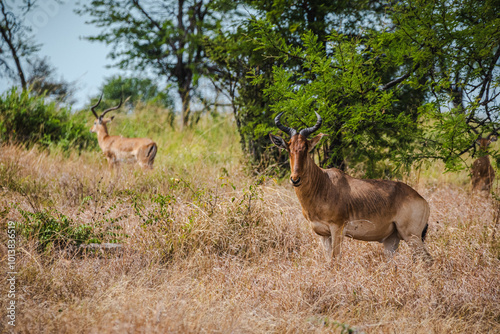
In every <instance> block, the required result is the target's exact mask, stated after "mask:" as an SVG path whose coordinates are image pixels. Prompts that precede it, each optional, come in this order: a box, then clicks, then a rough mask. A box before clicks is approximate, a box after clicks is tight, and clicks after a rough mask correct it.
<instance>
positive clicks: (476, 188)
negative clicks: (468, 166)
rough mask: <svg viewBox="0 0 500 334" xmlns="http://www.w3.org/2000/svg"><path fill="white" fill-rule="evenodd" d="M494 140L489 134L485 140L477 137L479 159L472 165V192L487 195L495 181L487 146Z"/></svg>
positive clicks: (494, 137)
mask: <svg viewBox="0 0 500 334" xmlns="http://www.w3.org/2000/svg"><path fill="white" fill-rule="evenodd" d="M496 140H497V137H496V136H494V135H491V134H490V135H489V136H488V137H486V138H482V137H481V136H479V137H478V138H477V140H476V143H477V144H478V145H479V155H480V157H479V158H478V159H477V160H476V161H474V163H473V164H472V172H471V174H472V180H471V181H472V192H475V193H481V192H482V193H489V192H490V190H491V186H492V184H493V181H494V180H495V170H494V169H493V167H492V166H491V163H490V157H489V155H488V146H489V145H490V144H491V143H492V142H494V141H496Z"/></svg>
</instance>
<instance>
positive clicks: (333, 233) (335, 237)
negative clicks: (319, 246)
mask: <svg viewBox="0 0 500 334" xmlns="http://www.w3.org/2000/svg"><path fill="white" fill-rule="evenodd" d="M329 227H330V235H329V236H321V241H322V242H323V246H325V253H326V255H327V257H328V258H329V259H330V260H332V259H334V258H335V257H337V256H339V254H340V244H341V243H342V228H341V227H338V226H337V225H329Z"/></svg>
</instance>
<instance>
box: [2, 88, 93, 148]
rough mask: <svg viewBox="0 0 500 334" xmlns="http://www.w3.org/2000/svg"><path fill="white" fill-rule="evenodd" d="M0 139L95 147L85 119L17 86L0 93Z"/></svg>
mask: <svg viewBox="0 0 500 334" xmlns="http://www.w3.org/2000/svg"><path fill="white" fill-rule="evenodd" d="M0 141H1V142H9V141H10V142H13V143H18V144H23V145H25V146H29V145H33V144H39V145H41V146H43V147H49V146H58V147H61V148H62V149H63V150H64V151H67V150H69V149H70V148H76V149H78V150H82V149H87V148H93V147H95V146H96V139H95V136H92V134H91V133H89V130H88V128H87V126H86V122H85V119H83V118H82V117H77V116H75V115H72V114H71V112H70V110H69V109H68V108H65V107H60V106H59V105H57V104H56V103H55V102H47V101H46V100H45V98H44V97H43V96H41V97H39V96H33V95H31V94H30V92H29V91H23V92H18V91H17V88H12V89H11V90H10V91H8V92H6V93H5V94H4V95H2V96H0Z"/></svg>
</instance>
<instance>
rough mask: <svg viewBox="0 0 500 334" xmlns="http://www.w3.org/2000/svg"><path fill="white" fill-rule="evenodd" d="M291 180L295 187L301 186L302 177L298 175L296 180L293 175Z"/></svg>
mask: <svg viewBox="0 0 500 334" xmlns="http://www.w3.org/2000/svg"><path fill="white" fill-rule="evenodd" d="M290 182H292V185H293V186H294V187H298V186H300V177H298V178H297V180H294V179H293V177H291V176H290Z"/></svg>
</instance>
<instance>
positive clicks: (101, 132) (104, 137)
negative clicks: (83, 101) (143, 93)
mask: <svg viewBox="0 0 500 334" xmlns="http://www.w3.org/2000/svg"><path fill="white" fill-rule="evenodd" d="M101 99H102V95H101V97H100V98H99V101H98V102H97V104H96V105H94V106H92V107H91V110H92V113H93V114H94V116H95V118H96V120H95V121H94V125H93V126H92V128H91V129H90V132H95V133H97V141H98V143H99V147H100V148H101V150H102V152H103V153H104V156H105V157H106V159H107V160H108V164H109V167H110V168H112V167H113V166H114V165H115V164H117V163H119V162H121V161H129V162H137V163H138V164H139V166H141V167H143V168H153V162H154V160H155V156H156V151H157V146H156V143H155V142H154V141H152V140H151V139H148V138H124V137H122V136H110V135H109V134H108V128H107V127H106V124H107V123H109V122H111V121H112V120H113V118H114V116H112V117H111V118H106V119H105V118H103V117H104V115H106V114H107V113H108V112H110V111H112V110H116V109H118V108H120V107H121V105H122V101H121V100H120V104H119V105H118V106H116V107H112V108H109V109H106V110H104V111H103V113H102V114H101V116H98V115H97V113H96V111H95V108H96V107H97V106H98V105H99V103H101Z"/></svg>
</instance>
